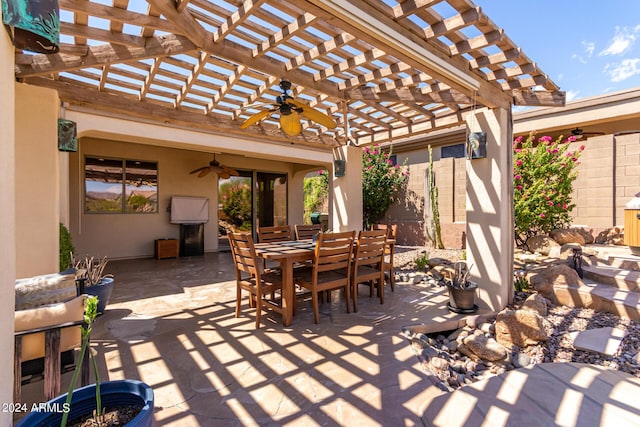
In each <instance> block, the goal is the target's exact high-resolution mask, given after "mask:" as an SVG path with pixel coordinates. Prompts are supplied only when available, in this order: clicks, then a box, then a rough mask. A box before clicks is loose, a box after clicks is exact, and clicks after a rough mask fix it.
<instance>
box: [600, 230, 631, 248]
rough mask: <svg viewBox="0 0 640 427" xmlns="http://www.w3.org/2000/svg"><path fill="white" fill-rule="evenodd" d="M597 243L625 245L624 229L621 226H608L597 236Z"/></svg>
mask: <svg viewBox="0 0 640 427" xmlns="http://www.w3.org/2000/svg"><path fill="white" fill-rule="evenodd" d="M595 243H598V244H605V245H623V244H624V229H623V228H621V227H613V228H607V229H606V230H603V231H601V232H600V233H599V234H598V235H597V236H596V238H595Z"/></svg>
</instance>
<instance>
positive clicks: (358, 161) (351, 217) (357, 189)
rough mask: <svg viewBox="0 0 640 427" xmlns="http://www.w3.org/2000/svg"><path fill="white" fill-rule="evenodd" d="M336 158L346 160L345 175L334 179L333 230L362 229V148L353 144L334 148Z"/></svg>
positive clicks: (331, 225) (332, 172) (332, 200)
mask: <svg viewBox="0 0 640 427" xmlns="http://www.w3.org/2000/svg"><path fill="white" fill-rule="evenodd" d="M333 155H334V158H335V159H337V160H344V161H345V162H346V167H345V175H344V176H342V177H336V176H335V173H334V171H330V172H329V173H330V174H331V176H332V177H333V179H332V184H333V185H332V190H333V191H332V195H333V197H332V198H331V201H330V203H333V209H332V212H333V215H332V221H331V222H330V227H332V230H333V231H350V230H356V231H358V230H362V149H361V148H358V147H353V146H344V147H339V148H336V149H334V150H333Z"/></svg>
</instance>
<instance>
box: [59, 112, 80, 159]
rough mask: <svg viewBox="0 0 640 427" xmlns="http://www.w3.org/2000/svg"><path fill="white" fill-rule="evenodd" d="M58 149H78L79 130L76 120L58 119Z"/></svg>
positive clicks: (72, 150)
mask: <svg viewBox="0 0 640 427" xmlns="http://www.w3.org/2000/svg"><path fill="white" fill-rule="evenodd" d="M58 150H59V151H71V152H75V151H78V132H77V126H76V122H73V121H71V120H65V119H58Z"/></svg>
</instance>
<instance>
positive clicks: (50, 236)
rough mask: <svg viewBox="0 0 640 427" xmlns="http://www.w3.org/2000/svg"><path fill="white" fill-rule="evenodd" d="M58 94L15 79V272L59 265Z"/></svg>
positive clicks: (26, 273)
mask: <svg viewBox="0 0 640 427" xmlns="http://www.w3.org/2000/svg"><path fill="white" fill-rule="evenodd" d="M59 103H60V102H59V100H58V94H57V92H56V91H55V90H51V89H46V88H42V87H38V86H32V85H26V84H16V102H15V114H16V128H15V129H16V130H15V137H16V144H15V145H16V146H15V156H16V157H15V159H16V170H15V173H16V207H15V209H16V235H17V236H20V238H19V239H17V240H16V246H15V251H16V277H17V278H22V277H30V276H35V275H38V274H47V273H53V272H56V271H58V270H59V265H58V257H59V249H58V248H59V238H58V223H59V222H60V209H59V206H60V205H59V192H60V191H59V181H58V180H57V179H52V177H57V176H58V175H59V172H58V171H59V164H58V160H59V158H58V105H59Z"/></svg>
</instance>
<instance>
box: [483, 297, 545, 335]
mask: <svg viewBox="0 0 640 427" xmlns="http://www.w3.org/2000/svg"><path fill="white" fill-rule="evenodd" d="M521 309H522V310H532V311H535V312H536V313H538V314H539V315H540V316H542V317H545V316H546V315H547V299H546V298H545V297H543V296H542V295H540V294H533V295H531V296H530V297H529V298H527V299H526V300H525V301H524V303H522V307H521ZM494 330H495V327H494Z"/></svg>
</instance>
